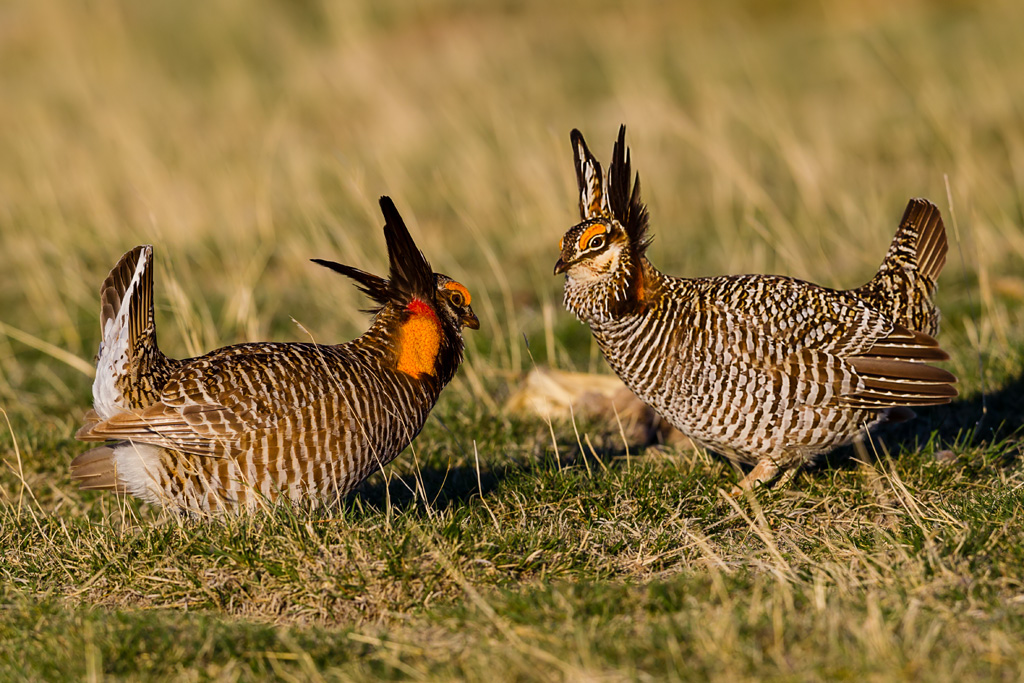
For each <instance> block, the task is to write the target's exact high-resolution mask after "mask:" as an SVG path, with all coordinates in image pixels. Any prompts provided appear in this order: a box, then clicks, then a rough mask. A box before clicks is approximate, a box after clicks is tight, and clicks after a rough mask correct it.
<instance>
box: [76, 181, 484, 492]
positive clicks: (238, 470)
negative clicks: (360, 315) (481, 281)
mask: <svg viewBox="0 0 1024 683" xmlns="http://www.w3.org/2000/svg"><path fill="white" fill-rule="evenodd" d="M380 206H381V210H382V211H383V213H384V219H385V225H384V237H385V239H386V241H387V246H388V257H389V260H390V274H389V278H388V279H385V278H382V277H378V276H376V275H371V274H370V273H366V272H363V271H361V270H357V269H356V268H353V267H351V266H344V265H340V264H337V263H333V262H330V261H323V260H320V259H313V260H314V261H315V262H316V263H319V264H320V265H323V266H326V267H328V268H330V269H332V270H335V271H337V272H339V273H341V274H343V275H346V276H348V277H350V278H352V279H353V280H355V282H356V283H357V286H358V287H359V288H360V289H361V290H362V291H363V292H365V293H366V294H367V295H368V296H369V297H370V298H371V299H373V300H374V302H375V303H376V304H377V307H376V308H375V309H374V310H373V311H372V312H373V313H374V319H373V323H372V325H371V326H370V329H369V330H367V332H366V333H365V334H363V335H362V336H361V337H359V338H358V339H355V340H353V341H350V342H347V343H344V344H339V345H337V346H328V345H320V344H312V343H309V344H303V343H250V344H239V345H237V346H228V347H225V348H222V349H218V350H216V351H213V352H211V353H208V354H206V355H205V356H201V357H199V358H191V359H188V360H175V359H173V358H168V357H166V356H165V355H163V354H162V353H161V352H160V349H159V348H158V347H157V343H156V329H155V326H154V317H153V249H152V247H149V246H142V247H136V248H135V249H133V250H131V251H129V252H128V253H127V254H125V255H124V256H123V257H122V258H121V260H120V262H118V264H117V265H116V266H115V267H114V269H113V270H112V271H111V272H110V275H109V276H108V277H107V279H106V281H104V283H103V286H102V288H101V298H102V306H101V330H102V334H103V340H102V342H101V344H100V351H99V356H98V363H97V369H96V380H95V382H94V383H93V398H94V404H93V405H94V409H93V410H92V411H90V412H89V414H88V415H87V417H86V424H85V426H83V427H82V428H81V429H80V430H79V431H78V434H77V437H78V438H79V439H81V440H83V441H113V442H114V443H111V444H108V445H105V446H100V447H98V448H94V449H93V450H91V451H88V452H86V453H83V454H82V455H80V456H78V457H77V458H75V460H74V462H72V463H71V473H72V477H73V478H74V479H75V480H77V481H78V482H79V484H80V486H81V487H82V488H84V489H102V490H109V491H116V492H118V493H130V494H132V495H134V496H137V497H139V498H141V499H143V500H146V501H149V502H151V503H158V504H162V505H166V506H168V507H171V508H175V509H178V510H182V511H188V512H217V511H222V510H226V509H232V508H251V507H254V506H256V505H257V504H259V501H263V500H267V501H273V500H277V499H288V500H291V501H302V500H319V501H331V500H334V499H336V498H338V497H340V496H342V495H344V494H345V493H347V492H348V491H350V490H351V489H352V488H353V487H355V486H356V484H358V483H359V482H360V481H362V480H363V479H364V478H365V477H367V476H368V475H369V474H370V473H372V472H373V471H375V470H378V469H380V468H382V467H383V466H384V465H386V464H387V463H388V462H390V461H391V460H392V459H393V458H394V457H395V456H396V455H398V453H399V452H400V451H401V450H402V449H403V448H405V447H406V446H407V445H408V444H409V443H410V442H411V441H412V440H413V438H414V437H415V436H416V434H418V433H419V431H420V429H421V428H422V427H423V423H424V421H425V420H426V418H427V415H428V413H429V412H430V410H431V408H433V406H434V403H435V401H437V398H438V395H439V394H440V393H441V390H442V389H443V388H444V387H445V385H446V384H448V382H449V381H451V379H452V377H454V375H455V372H456V370H457V369H458V367H459V364H460V363H461V362H462V353H463V339H462V328H463V327H469V328H471V329H477V328H478V327H479V322H478V321H477V318H476V316H475V315H474V314H473V309H472V308H471V307H470V295H469V292H468V291H467V290H466V288H465V287H464V286H462V285H461V284H459V283H458V282H455V281H454V280H452V279H451V278H449V277H448V276H446V275H441V274H440V273H434V271H433V270H431V268H430V264H429V263H427V261H426V259H425V258H424V256H423V254H422V253H421V252H420V251H419V249H418V248H417V247H416V244H415V243H414V242H413V240H412V237H411V236H410V235H409V231H408V229H406V226H405V223H404V222H403V221H402V217H401V216H400V215H399V214H398V210H397V209H396V208H395V205H394V204H393V203H392V201H391V200H390V199H389V198H387V197H381V200H380Z"/></svg>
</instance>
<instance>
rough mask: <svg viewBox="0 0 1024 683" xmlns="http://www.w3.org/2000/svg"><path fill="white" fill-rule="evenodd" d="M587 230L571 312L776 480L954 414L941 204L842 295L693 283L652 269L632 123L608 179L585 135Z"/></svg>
mask: <svg viewBox="0 0 1024 683" xmlns="http://www.w3.org/2000/svg"><path fill="white" fill-rule="evenodd" d="M571 141H572V146H573V151H574V153H575V160H576V177H577V181H578V184H579V192H580V196H579V199H580V218H581V219H582V221H583V222H582V223H579V224H578V225H576V226H574V227H572V228H570V229H569V231H568V232H566V233H565V236H564V237H563V238H562V242H561V245H560V249H561V257H560V258H559V260H558V262H557V264H556V265H555V274H559V273H565V275H566V277H565V299H564V300H565V306H566V308H568V309H569V311H571V312H572V313H574V314H575V315H576V316H577V317H578V318H579V319H580V320H581V321H583V322H585V323H587V324H588V325H589V326H590V329H591V331H592V332H593V334H594V337H595V338H596V340H597V343H598V345H599V346H600V348H601V351H602V352H603V353H604V356H605V358H606V359H607V360H608V363H609V364H610V365H611V367H612V369H613V370H614V371H615V372H616V373H618V375H619V377H621V378H622V379H623V381H625V383H626V385H627V386H628V387H629V388H630V389H632V390H633V391H634V392H635V393H636V394H637V396H639V397H640V398H641V399H643V400H644V401H646V402H647V403H649V404H650V405H651V406H653V407H654V408H655V409H656V410H657V411H658V412H659V413H661V415H662V416H664V417H665V418H666V419H667V420H669V421H670V422H671V423H672V424H674V425H675V426H676V427H678V428H679V429H680V430H681V431H683V432H684V433H686V434H687V435H688V436H690V437H691V438H692V439H694V441H696V442H698V443H700V444H702V445H704V446H705V447H707V448H708V449H710V450H713V451H716V452H718V453H721V454H722V455H725V456H727V457H728V458H730V459H732V460H734V461H737V462H741V463H745V464H749V465H753V466H754V468H753V470H752V471H751V472H750V473H749V474H748V475H747V476H746V477H745V478H744V479H743V480H742V481H741V482H740V487H741V488H750V487H752V486H753V485H755V484H759V483H766V482H769V481H771V480H772V479H774V478H775V477H777V476H779V475H780V474H785V475H787V476H791V475H792V474H793V473H795V472H796V471H797V469H798V468H799V467H800V466H801V465H803V464H806V463H808V462H810V461H812V460H813V458H814V457H815V456H816V455H818V454H821V453H824V452H827V451H829V450H831V449H833V448H835V447H837V446H839V445H841V444H843V443H846V442H849V441H850V440H851V439H853V438H854V437H855V436H857V435H858V434H859V433H862V432H863V431H864V430H865V429H866V428H870V427H871V426H872V425H875V424H876V423H879V422H881V421H884V420H886V419H891V420H896V419H906V418H907V417H910V416H912V415H913V413H912V411H911V410H910V409H909V406H918V405H932V404H940V403H948V402H949V401H950V400H952V398H953V397H954V396H956V394H957V392H956V389H955V388H954V387H953V386H952V385H953V383H954V382H956V378H955V377H954V376H953V375H952V374H950V373H949V372H946V371H945V370H942V369H939V368H936V367H933V366H931V365H927V364H926V363H929V362H933V361H942V360H946V359H947V358H948V356H947V354H946V353H945V352H944V351H942V350H941V349H940V348H939V346H938V343H937V342H936V341H935V339H934V336H935V335H936V333H937V332H938V323H939V311H938V308H936V306H935V304H934V303H933V301H932V295H933V292H934V290H935V281H936V278H938V276H939V272H940V271H941V270H942V266H943V264H944V263H945V260H946V234H945V230H944V228H943V226H942V219H941V217H940V215H939V211H938V209H937V208H936V207H935V206H934V205H933V204H931V203H930V202H928V201H926V200H924V199H912V200H911V201H910V203H909V204H908V206H907V210H906V213H905V214H904V215H903V220H902V221H901V222H900V226H899V229H898V230H897V232H896V237H895V239H894V240H893V242H892V245H891V246H890V247H889V251H888V253H887V254H886V256H885V260H884V261H883V262H882V265H881V268H880V269H879V271H878V274H877V275H875V277H874V278H873V279H872V280H871V281H870V282H868V283H867V284H865V285H864V286H862V287H859V288H857V289H851V290H833V289H828V288H825V287H820V286H818V285H815V284H812V283H810V282H803V281H801V280H795V279H793V278H788V277H781V276H775V275H735V276H723V277H708V278H696V279H686V278H678V277H671V276H668V275H665V274H664V273H662V272H660V271H659V270H658V269H657V268H655V267H654V266H653V265H651V263H650V261H648V260H647V257H646V256H645V252H646V250H647V247H648V246H649V244H650V236H649V235H648V232H647V227H648V225H647V224H648V213H647V208H646V207H645V206H644V204H643V202H642V201H641V199H640V178H639V174H638V175H637V177H636V180H635V182H633V184H632V185H631V184H630V181H631V178H630V175H631V171H630V159H629V151H628V149H627V148H626V145H625V127H624V126H623V127H622V128H620V129H619V137H618V141H617V142H616V144H615V149H614V151H613V155H612V162H611V165H610V166H609V168H608V175H607V176H605V175H604V174H603V172H602V169H601V165H600V164H599V163H598V162H597V160H596V159H595V158H594V156H593V155H592V154H591V153H590V151H589V150H588V149H587V145H586V143H585V142H584V140H583V136H582V135H581V134H580V132H579V131H577V130H574V131H573V132H572V135H571Z"/></svg>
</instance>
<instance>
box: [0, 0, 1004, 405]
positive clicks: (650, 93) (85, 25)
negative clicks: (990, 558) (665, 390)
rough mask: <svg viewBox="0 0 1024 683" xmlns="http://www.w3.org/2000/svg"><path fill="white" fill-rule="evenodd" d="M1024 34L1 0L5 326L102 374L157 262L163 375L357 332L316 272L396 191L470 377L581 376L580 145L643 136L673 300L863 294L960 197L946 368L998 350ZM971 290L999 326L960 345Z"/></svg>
mask: <svg viewBox="0 0 1024 683" xmlns="http://www.w3.org/2000/svg"><path fill="white" fill-rule="evenodd" d="M1022 18H1024V10H1022V9H1021V8H1020V7H1019V4H1018V3H1014V2H1009V1H1007V2H1003V3H998V2H996V3H971V2H952V3H931V2H919V3H915V2H900V3H882V2H869V3H803V2H775V3H768V4H761V3H744V2H726V3H717V4H715V5H714V7H710V6H705V4H702V3H692V4H688V3H636V4H633V5H631V7H630V8H629V9H625V8H622V7H619V6H618V5H617V4H615V3H600V2H599V3H589V2H588V3H577V2H566V3H557V4H555V5H554V6H552V5H551V4H550V3H546V2H525V3H473V2H457V1H454V0H453V1H442V0H434V1H422V2H405V3H397V4H394V5H386V6H377V4H376V3H369V2H353V3H319V2H314V1H312V0H310V1H307V2H276V1H272V0H261V1H259V2H255V3H242V2H236V1H232V0H213V1H212V2H208V3H202V4H192V5H190V4H186V5H180V4H173V5H172V4H167V3H160V2H92V3H68V2H47V1H42V2H32V3H28V2H23V3H7V4H5V6H4V7H3V8H2V9H0V31H2V34H0V63H2V64H3V65H4V66H3V72H2V87H3V97H2V101H0V126H2V130H3V131H4V133H3V135H2V136H0V188H2V192H0V202H2V203H0V207H2V211H0V239H2V244H3V248H2V249H0V269H2V272H3V273H4V278H3V281H2V285H0V287H2V288H0V306H2V310H3V316H2V318H0V319H2V320H3V322H4V323H6V324H7V325H8V326H12V327H14V328H17V329H18V330H21V331H23V332H25V333H28V334H30V335H33V336H35V337H38V338H40V339H42V340H45V341H47V342H49V343H52V344H54V345H56V346H58V347H60V348H63V349H66V350H68V351H70V352H71V353H73V354H75V355H76V356H78V357H80V358H83V359H89V358H91V355H92V354H93V353H94V351H95V345H96V343H97V339H98V330H97V329H96V328H97V326H96V324H95V320H96V316H97V312H96V308H97V305H96V298H97V297H96V289H97V287H98V283H99V282H100V281H101V280H102V278H103V276H104V275H105V273H106V271H107V270H108V269H109V268H110V267H111V266H112V265H113V263H114V262H115V261H116V259H117V258H118V256H119V255H120V254H121V253H122V252H123V251H125V250H126V249H128V248H129V247H131V246H133V245H135V244H139V243H152V244H154V245H156V248H157V258H158V263H159V265H160V270H159V275H158V278H157V298H158V302H159V305H160V309H161V314H160V329H161V332H162V334H161V343H162V344H163V345H164V347H165V348H166V349H167V351H169V352H170V353H172V354H177V355H185V354H197V353H200V352H205V351H206V350H209V349H211V348H214V347H216V346H218V345H223V344H227V343H233V342H237V341H242V340H252V339H267V338H274V339H296V338H301V337H303V336H305V335H304V334H303V333H302V331H301V330H298V329H296V328H295V327H294V326H293V325H292V324H291V322H290V320H289V318H295V319H296V320H297V321H299V322H301V323H302V324H303V325H304V326H305V327H306V328H307V329H309V330H310V332H311V333H312V334H313V335H315V337H316V338H317V339H318V340H321V341H335V340H341V339H344V338H348V337H350V336H352V335H355V334H357V333H358V332H359V331H360V330H361V329H362V328H363V327H364V325H365V317H364V316H363V315H362V314H360V313H358V312H357V310H356V309H357V308H358V307H359V306H361V305H362V302H361V301H360V300H359V297H358V295H357V293H356V292H355V291H354V290H353V289H352V288H351V287H350V286H349V285H348V284H347V283H346V282H344V281H342V280H339V279H338V278H336V277H334V276H332V275H330V274H329V273H327V272H326V271H321V270H320V269H317V268H315V267H313V266H312V265H310V264H309V263H308V261H307V259H308V258H310V257H313V256H319V257H326V258H332V259H336V260H340V261H343V262H347V263H353V264H355V265H357V266H359V267H363V268H371V269H374V268H375V269H377V270H381V269H383V267H384V264H385V259H384V249H383V244H382V239H381V236H380V233H379V230H378V228H379V225H380V219H379V217H378V214H377V211H376V205H375V202H376V198H377V196H378V195H380V194H390V195H392V196H393V197H394V198H395V200H396V201H397V203H398V205H399V207H400V209H401V210H402V211H403V213H404V215H405V216H406V218H407V220H408V221H409V223H410V224H411V225H412V229H413V230H414V232H415V234H416V235H417V236H418V238H419V240H420V242H421V245H422V247H423V249H424V250H425V252H426V253H427V255H428V257H429V258H430V259H431V260H432V262H433V263H434V264H435V266H437V267H438V268H439V269H442V270H444V271H446V272H448V273H450V274H452V275H454V276H455V277H457V278H459V279H462V280H463V281H465V282H466V283H467V284H468V286H469V287H470V289H471V291H473V292H474V293H475V295H476V300H477V301H478V302H479V303H478V304H477V308H478V309H479V313H480V316H481V320H482V322H483V330H482V331H481V333H480V334H470V335H469V337H470V346H471V350H470V355H469V363H470V373H468V374H472V373H473V372H475V373H476V374H477V375H487V374H492V373H494V372H499V371H508V370H512V371H518V370H521V369H523V368H524V367H525V366H526V365H528V359H526V354H525V348H524V345H523V343H522V335H524V334H525V335H526V336H527V338H529V339H530V340H531V341H536V342H537V343H534V344H531V350H532V351H533V353H534V357H535V358H536V359H537V360H538V361H545V360H547V359H548V358H549V357H550V356H552V355H554V356H555V358H553V359H552V362H555V363H556V364H558V365H563V366H565V365H580V364H588V363H589V364H592V361H591V355H592V354H588V352H587V351H586V349H587V348H588V347H587V344H588V342H587V336H586V335H585V334H582V333H581V332H580V331H578V330H577V326H576V325H575V323H572V322H571V321H569V320H568V316H567V315H565V314H564V313H563V312H562V310H561V307H560V303H559V302H560V282H559V280H558V279H557V278H553V277H551V276H550V268H551V263H552V262H553V259H554V258H555V257H556V248H555V245H556V244H557V240H558V238H559V237H560V235H561V232H562V231H563V229H564V228H566V227H567V226H568V225H570V224H572V223H573V222H574V221H575V219H576V215H575V208H574V187H573V174H572V165H571V156H570V150H569V146H568V142H567V138H568V131H569V129H570V128H572V127H579V128H580V129H581V130H582V131H583V132H584V134H585V135H586V136H587V138H588V140H589V141H590V143H591V146H592V147H593V148H594V149H595V151H596V153H597V154H598V155H599V157H601V158H607V157H609V156H610V147H611V142H612V139H613V136H614V134H615V131H616V128H617V126H618V124H619V123H620V122H624V123H626V124H627V126H628V134H629V142H630V144H631V146H632V148H633V153H634V164H635V165H636V167H637V168H638V170H639V171H640V173H641V176H642V178H643V180H644V188H645V196H646V198H647V200H648V201H649V203H650V206H651V210H652V213H653V225H654V230H655V233H656V236H657V242H656V246H655V247H654V249H653V251H652V257H653V258H654V260H655V261H656V263H657V264H658V265H660V266H662V267H663V268H664V269H665V270H667V271H668V272H671V273H675V274H692V275H703V274H717V273H726V272H775V273H785V274H790V275H793V276H797V277H803V278H807V279H812V280H815V281H818V282H821V283H823V284H827V285H832V286H854V285H856V284H858V283H860V282H861V281H863V280H865V279H866V278H867V277H869V275H870V274H871V272H872V271H873V269H874V268H875V267H876V265H877V262H878V261H879V260H880V258H881V256H882V254H883V253H884V250H885V247H886V245H887V244H888V241H889V239H890V236H891V233H892V232H893V230H894V226H895V224H896V221H897V220H898V218H899V216H900V215H901V212H902V209H903V206H904V203H905V201H906V199H907V198H908V197H910V196H926V197H929V198H931V199H933V200H934V201H936V202H937V203H938V204H939V205H940V206H942V207H943V210H944V213H945V215H946V216H947V220H949V217H950V206H949V203H948V201H947V197H946V188H945V186H944V181H943V177H944V175H945V174H948V176H949V182H950V187H951V190H952V200H953V209H955V211H956V218H957V220H958V222H959V224H960V226H961V228H962V229H961V233H960V234H961V237H962V242H961V244H960V245H954V248H953V252H952V257H951V259H950V267H949V269H948V270H947V272H946V274H945V276H944V278H943V281H942V285H943V288H942V294H940V301H941V303H942V304H944V306H945V307H946V308H947V311H948V312H949V313H950V314H951V315H952V318H951V320H952V324H950V325H947V327H946V331H947V333H948V337H947V341H946V342H945V343H946V345H947V346H952V347H953V348H954V350H956V349H958V348H962V349H963V350H964V351H967V347H968V346H970V345H973V346H975V347H978V346H980V347H981V348H983V349H984V350H985V351H986V352H987V353H994V354H1000V353H1005V352H1006V351H1007V347H1008V345H1009V344H1010V341H1011V339H1013V338H1015V337H1016V338H1019V337H1020V335H1019V331H1020V316H1019V314H1017V313H1016V311H1017V309H1018V308H1019V306H1018V304H1019V302H1020V301H1021V298H1022V297H1024V280H1022V279H1021V278H1020V273H1021V270H1022V266H1024V232H1022V231H1021V229H1020V225H1021V224H1022V222H1024V219H1022V204H1021V192H1020V188H1021V185H1022V173H1024V110H1022V103H1024V70H1022V69H1021V68H1020V65H1021V64H1024V46H1022V45H1021V41H1020V40H1019V39H1018V32H1017V29H1016V27H1017V26H1018V25H1019V24H1020V22H1019V20H1020V19H1022ZM950 227H951V228H952V223H951V221H950ZM953 237H954V235H953V234H952V230H951V238H953ZM960 253H962V254H963V258H964V259H965V260H966V262H967V271H968V272H967V273H966V274H965V273H962V272H961V269H960ZM975 280H977V282H976V281H975ZM969 289H970V290H975V291H976V294H977V297H976V299H975V302H976V303H977V304H979V305H980V306H981V309H980V310H978V309H976V310H975V313H976V315H975V316H973V317H972V318H971V319H970V320H961V316H960V313H961V312H962V311H961V306H960V305H961V304H962V303H965V302H966V300H965V299H964V295H965V294H966V291H967V290H969ZM962 299H963V301H962ZM964 310H965V309H964ZM965 326H966V327H965ZM552 330H554V331H555V332H556V333H555V334H545V332H546V331H547V332H551V331H552ZM965 334H966V335H968V336H967V337H965V336H964V335H965ZM954 340H955V341H954ZM565 344H569V345H570V347H572V353H569V352H568V351H567V350H565ZM44 359H45V357H38V356H34V355H33V354H32V352H30V351H28V350H27V349H26V348H25V346H24V345H21V344H18V343H17V342H10V341H6V340H4V337H3V336H0V371H2V373H3V376H2V380H0V391H2V392H3V394H2V395H3V397H4V398H5V399H6V400H8V401H14V402H18V401H19V400H20V399H21V398H22V396H23V394H24V391H25V390H26V389H28V390H31V391H33V392H39V391H52V392H55V394H57V395H59V396H60V397H61V398H62V399H63V400H64V401H65V402H67V403H74V402H77V403H81V402H82V399H83V398H84V397H85V394H84V393H83V388H85V387H87V384H88V382H87V381H86V379H87V378H85V377H74V378H73V379H69V378H66V377H64V375H63V374H62V373H61V372H59V371H57V370H40V369H39V366H38V365H37V364H36V361H37V360H44ZM970 367H973V366H970ZM962 369H965V370H966V369H967V368H962ZM965 381H966V385H965V386H966V387H967V388H968V389H970V388H971V387H972V386H973V385H972V384H971V378H970V377H965ZM460 383H461V381H460ZM72 399H74V401H72Z"/></svg>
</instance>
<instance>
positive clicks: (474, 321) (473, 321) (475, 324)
mask: <svg viewBox="0 0 1024 683" xmlns="http://www.w3.org/2000/svg"><path fill="white" fill-rule="evenodd" d="M462 324H463V325H465V326H466V327H468V328H469V329H471V330H479V329H480V319H479V318H477V317H476V314H475V313H473V311H469V312H468V313H466V314H465V315H464V316H462Z"/></svg>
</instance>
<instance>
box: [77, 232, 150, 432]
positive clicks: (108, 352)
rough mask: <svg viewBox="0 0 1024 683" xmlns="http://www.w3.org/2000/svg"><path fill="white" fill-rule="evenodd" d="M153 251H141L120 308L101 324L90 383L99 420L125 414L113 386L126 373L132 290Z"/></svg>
mask: <svg viewBox="0 0 1024 683" xmlns="http://www.w3.org/2000/svg"><path fill="white" fill-rule="evenodd" d="M152 254H153V248H152V247H148V246H147V247H144V248H142V249H141V250H140V252H139V260H138V263H137V264H136V266H135V272H134V273H133V274H132V279H131V281H130V282H129V284H128V287H127V288H126V289H125V291H124V293H123V294H122V295H121V306H120V308H119V309H118V311H117V314H116V315H115V316H114V317H113V318H110V319H108V320H106V321H105V322H104V325H103V339H102V340H101V341H100V348H99V352H98V354H97V355H98V360H97V362H96V379H94V380H93V383H92V395H93V408H94V409H95V410H96V412H97V414H98V415H99V417H100V419H102V420H107V419H109V418H111V417H113V416H114V415H116V414H118V413H120V412H123V411H125V410H127V408H128V402H127V399H126V398H125V396H124V394H123V393H122V392H121V390H120V389H119V388H118V386H117V380H118V378H119V377H122V376H124V374H125V373H126V372H127V370H128V362H129V360H130V357H129V356H130V353H131V348H129V326H130V321H131V313H132V310H131V306H132V299H133V298H134V296H133V295H134V294H135V290H136V289H137V288H139V287H141V286H143V285H142V282H143V276H144V275H145V273H146V269H147V268H149V265H150V262H151V260H152Z"/></svg>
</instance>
